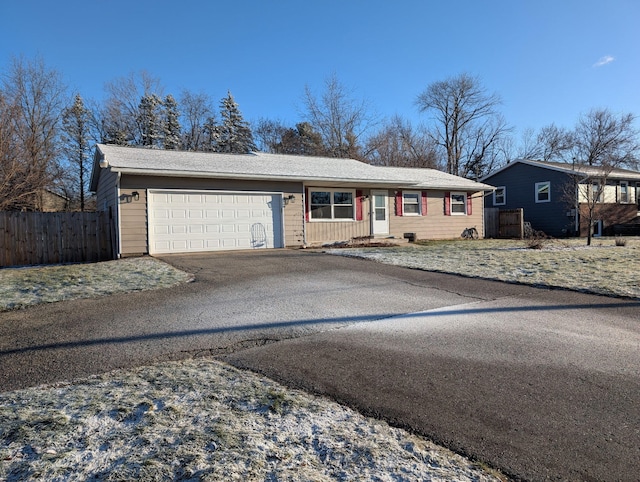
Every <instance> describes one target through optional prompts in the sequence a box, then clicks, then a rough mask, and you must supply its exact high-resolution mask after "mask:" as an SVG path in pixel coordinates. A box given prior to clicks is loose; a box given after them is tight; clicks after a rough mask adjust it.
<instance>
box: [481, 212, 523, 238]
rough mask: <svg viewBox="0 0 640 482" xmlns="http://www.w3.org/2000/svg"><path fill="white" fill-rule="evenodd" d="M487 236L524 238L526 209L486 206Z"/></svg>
mask: <svg viewBox="0 0 640 482" xmlns="http://www.w3.org/2000/svg"><path fill="white" fill-rule="evenodd" d="M484 224H485V226H484V235H485V238H518V239H522V238H524V211H523V209H522V208H520V209H498V208H486V209H485V210H484Z"/></svg>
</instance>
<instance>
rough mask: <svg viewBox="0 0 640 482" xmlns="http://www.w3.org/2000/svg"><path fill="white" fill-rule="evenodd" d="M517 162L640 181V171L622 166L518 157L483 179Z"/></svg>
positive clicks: (569, 171) (596, 175)
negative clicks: (609, 166)
mask: <svg viewBox="0 0 640 482" xmlns="http://www.w3.org/2000/svg"><path fill="white" fill-rule="evenodd" d="M517 163H521V164H527V165H530V166H537V167H542V168H545V169H552V170H554V171H561V172H565V173H567V174H573V173H578V174H582V175H583V176H584V177H592V178H593V177H595V178H597V177H602V176H603V175H604V174H606V177H607V178H609V179H618V180H628V181H631V180H637V181H640V172H638V171H631V170H629V169H620V168H615V169H602V167H599V166H586V165H583V164H575V165H574V164H570V163H568V162H551V161H538V160H534V159H516V160H514V161H513V162H511V163H510V164H507V165H506V166H503V167H502V168H500V169H498V170H497V171H494V172H491V173H489V174H487V175H486V176H484V177H483V178H482V180H488V179H490V178H491V177H492V176H494V175H496V174H497V173H499V172H502V171H504V170H506V169H508V168H509V167H511V166H513V165H514V164H517Z"/></svg>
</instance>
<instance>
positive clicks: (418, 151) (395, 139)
mask: <svg viewBox="0 0 640 482" xmlns="http://www.w3.org/2000/svg"><path fill="white" fill-rule="evenodd" d="M365 150H366V153H365V155H364V157H365V159H367V161H368V162H369V163H370V164H375V165H379V166H397V167H426V168H434V169H435V168H437V167H438V166H437V153H436V146H435V145H434V144H433V142H432V141H431V139H430V137H429V136H428V135H427V134H426V133H425V132H420V130H416V129H415V128H414V127H413V126H412V125H411V123H410V122H409V121H406V120H404V119H402V118H401V117H400V116H394V117H393V118H392V119H391V120H390V121H389V122H388V123H387V124H386V125H384V126H383V127H382V129H380V131H378V133H377V134H375V135H374V136H372V137H370V138H369V139H368V140H367V143H366V146H365Z"/></svg>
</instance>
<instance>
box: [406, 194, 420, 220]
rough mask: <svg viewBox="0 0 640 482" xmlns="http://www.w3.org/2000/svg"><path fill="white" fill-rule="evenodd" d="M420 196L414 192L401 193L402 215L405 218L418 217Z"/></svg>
mask: <svg viewBox="0 0 640 482" xmlns="http://www.w3.org/2000/svg"><path fill="white" fill-rule="evenodd" d="M420 199H421V194H420V193H419V192H414V191H404V192H403V193H402V213H403V214H404V215H405V216H419V215H420Z"/></svg>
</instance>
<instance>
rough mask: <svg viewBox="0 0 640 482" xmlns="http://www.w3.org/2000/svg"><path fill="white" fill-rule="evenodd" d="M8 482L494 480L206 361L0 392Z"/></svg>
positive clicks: (324, 403)
mask: <svg viewBox="0 0 640 482" xmlns="http://www.w3.org/2000/svg"><path fill="white" fill-rule="evenodd" d="M0 419H1V420H2V424H1V425H0V479H2V480H12V481H23V480H36V479H38V480H61V481H62V480H64V481H69V480H212V481H213V480H216V481H217V480H241V481H245V480H249V481H254V480H261V481H262V480H273V481H275V480H300V481H307V480H314V481H324V480H327V481H328V480H378V481H402V480H406V481H413V480H434V481H435V480H442V481H445V480H476V481H483V480H498V478H497V477H496V476H495V474H492V473H491V472H488V471H486V470H483V469H482V468H481V467H479V466H477V465H475V464H473V463H472V462H470V461H468V460H466V459H464V458H462V457H460V456H457V455H455V454H453V453H451V452H449V451H447V450H445V449H442V448H441V447H438V446H436V445H434V444H432V443H430V442H428V441H426V440H424V439H422V438H420V437H417V436H414V435H411V434H409V433H407V432H405V431H403V430H399V429H395V428H392V427H389V426H388V425H387V424H386V423H384V422H380V421H378V420H374V419H368V418H365V417H363V416H361V415H360V414H358V413H356V412H354V411H352V410H350V409H347V408H344V407H342V406H340V405H338V404H336V403H333V402H331V401H329V400H327V399H324V398H320V397H312V396H309V395H307V394H305V393H304V392H300V391H296V390H289V389H286V388H284V387H282V386H280V385H278V384H277V383H275V382H272V381H270V380H267V379H265V378H261V377H259V376H257V375H254V374H252V373H247V372H242V371H239V370H236V369H234V368H231V367H229V366H227V365H223V364H221V363H218V362H215V361H212V360H207V359H198V360H191V361H186V362H179V363H176V362H174V363H165V364H159V365H156V366H152V367H144V368H139V369H136V370H128V371H119V372H114V373H111V374H108V375H103V376H99V377H95V378H91V379H88V380H84V381H81V382H79V383H76V384H74V385H63V386H58V387H49V388H46V387H43V388H35V389H28V390H21V391H15V392H9V393H5V394H0Z"/></svg>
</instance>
